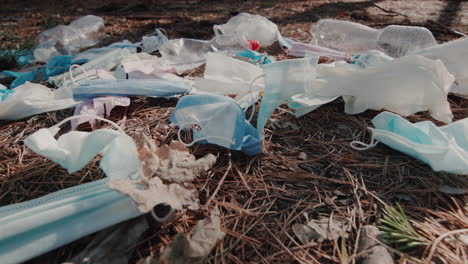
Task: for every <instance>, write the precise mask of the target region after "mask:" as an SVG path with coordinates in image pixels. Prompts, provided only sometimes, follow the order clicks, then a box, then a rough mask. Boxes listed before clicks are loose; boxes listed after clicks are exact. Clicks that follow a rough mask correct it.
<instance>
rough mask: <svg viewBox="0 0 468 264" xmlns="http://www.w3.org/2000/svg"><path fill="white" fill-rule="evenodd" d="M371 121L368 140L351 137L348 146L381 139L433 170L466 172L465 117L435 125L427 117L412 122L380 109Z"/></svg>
mask: <svg viewBox="0 0 468 264" xmlns="http://www.w3.org/2000/svg"><path fill="white" fill-rule="evenodd" d="M372 124H373V125H374V126H375V128H370V130H371V132H372V142H371V144H369V145H367V144H364V143H361V142H359V141H354V142H352V143H351V146H353V147H354V148H355V149H358V150H365V149H368V148H370V147H373V146H375V145H376V144H377V143H378V142H382V143H384V144H385V145H388V146H389V147H391V148H393V149H396V150H398V151H401V152H403V153H405V154H407V155H409V156H411V157H414V158H416V159H419V160H421V161H422V162H424V163H427V164H429V165H430V166H431V167H432V169H433V170H434V171H445V172H449V173H456V174H468V139H467V136H466V135H467V134H468V118H465V119H462V120H459V121H457V122H454V123H452V124H450V125H447V126H442V127H437V126H436V125H434V123H432V122H430V121H423V122H419V123H415V124H412V123H410V122H409V121H407V120H406V119H404V118H402V117H401V116H399V115H396V114H393V113H390V112H383V113H380V114H379V115H377V116H376V117H375V118H374V119H372ZM358 145H361V146H363V147H360V146H358Z"/></svg>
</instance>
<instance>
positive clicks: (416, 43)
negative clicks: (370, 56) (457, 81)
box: [311, 19, 437, 57]
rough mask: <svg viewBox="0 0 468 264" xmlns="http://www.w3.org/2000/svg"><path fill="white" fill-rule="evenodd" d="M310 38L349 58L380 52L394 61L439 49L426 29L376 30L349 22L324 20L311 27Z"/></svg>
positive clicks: (393, 26)
mask: <svg viewBox="0 0 468 264" xmlns="http://www.w3.org/2000/svg"><path fill="white" fill-rule="evenodd" d="M311 34H312V35H313V37H314V40H313V41H315V42H316V43H313V44H317V45H319V46H323V47H327V48H332V49H336V50H339V51H343V52H346V53H350V54H359V53H364V52H366V51H369V50H380V51H383V52H385V53H387V54H388V55H390V56H392V57H401V56H404V55H406V54H407V53H410V52H411V51H414V50H418V49H423V48H427V47H431V46H434V45H437V42H436V41H435V39H434V36H433V35H432V33H431V31H429V30H428V29H427V28H424V27H413V26H398V25H390V26H387V27H385V28H383V29H380V30H377V29H373V28H371V27H368V26H365V25H361V24H358V23H354V22H349V21H341V20H334V19H323V20H320V21H319V22H317V23H316V24H315V25H314V26H312V29H311Z"/></svg>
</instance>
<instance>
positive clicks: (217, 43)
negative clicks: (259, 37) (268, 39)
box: [210, 35, 260, 50]
mask: <svg viewBox="0 0 468 264" xmlns="http://www.w3.org/2000/svg"><path fill="white" fill-rule="evenodd" d="M210 43H211V45H213V46H214V47H216V48H217V49H219V50H246V49H251V50H258V49H259V48H260V43H259V42H258V41H256V40H247V39H246V38H245V37H244V36H235V35H219V36H217V37H214V38H213V39H212V40H211V41H210Z"/></svg>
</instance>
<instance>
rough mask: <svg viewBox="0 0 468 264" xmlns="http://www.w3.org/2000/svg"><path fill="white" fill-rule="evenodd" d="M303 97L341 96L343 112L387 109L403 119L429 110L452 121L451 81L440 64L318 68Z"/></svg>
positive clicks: (417, 60) (401, 61)
mask: <svg viewBox="0 0 468 264" xmlns="http://www.w3.org/2000/svg"><path fill="white" fill-rule="evenodd" d="M317 74H318V79H310V80H309V83H308V85H307V88H306V94H308V95H309V97H311V98H313V97H314V96H319V97H323V96H329V97H333V96H343V99H344V100H345V112H346V113H349V114H357V113H361V112H364V111H365V110H367V109H374V110H381V109H386V110H389V111H393V112H395V113H398V114H401V115H403V116H407V115H411V114H414V113H416V112H419V111H427V110H429V112H430V114H431V116H432V117H433V118H435V119H437V120H440V121H442V122H445V123H450V122H451V121H452V117H453V115H452V112H451V110H450V105H449V103H448V101H447V94H448V92H449V89H450V87H451V85H452V83H453V81H454V77H453V75H451V74H450V73H449V72H448V71H447V69H446V68H445V66H444V64H443V63H442V62H441V61H434V60H429V59H426V58H424V57H422V56H415V55H410V56H404V57H401V58H398V59H394V60H392V61H389V62H386V63H382V64H379V65H376V66H373V67H368V68H366V69H361V68H360V67H356V66H355V65H352V64H347V63H345V62H342V63H338V62H337V63H335V64H334V65H330V66H322V67H318V68H317Z"/></svg>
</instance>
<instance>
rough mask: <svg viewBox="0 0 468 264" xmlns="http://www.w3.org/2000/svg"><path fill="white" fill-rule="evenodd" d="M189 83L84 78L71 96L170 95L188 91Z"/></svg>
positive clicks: (79, 98)
mask: <svg viewBox="0 0 468 264" xmlns="http://www.w3.org/2000/svg"><path fill="white" fill-rule="evenodd" d="M190 89H191V84H190V82H185V81H169V80H157V79H143V80H138V79H132V80H105V79H97V80H86V81H82V82H81V83H80V85H78V86H75V87H73V98H74V99H75V100H77V101H83V100H90V99H92V98H94V97H97V96H109V95H112V96H151V97H172V96H175V95H181V94H186V93H188V92H190Z"/></svg>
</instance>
